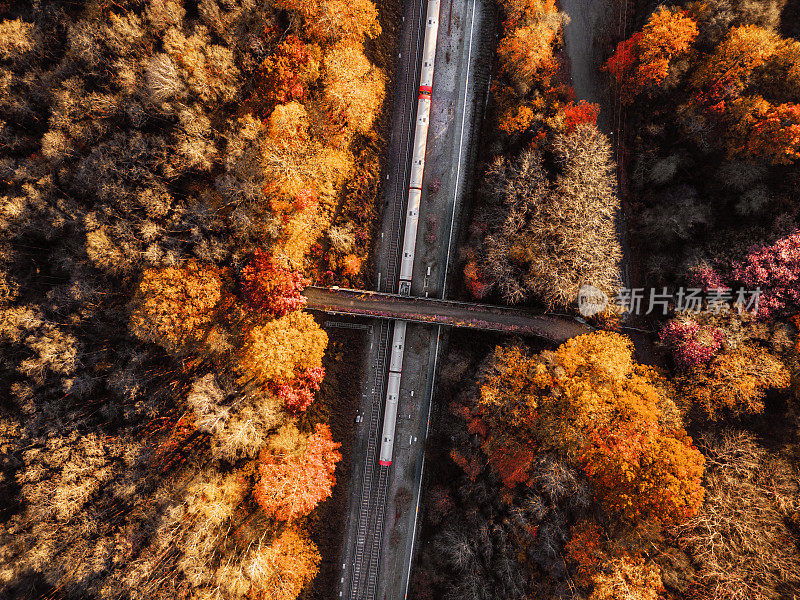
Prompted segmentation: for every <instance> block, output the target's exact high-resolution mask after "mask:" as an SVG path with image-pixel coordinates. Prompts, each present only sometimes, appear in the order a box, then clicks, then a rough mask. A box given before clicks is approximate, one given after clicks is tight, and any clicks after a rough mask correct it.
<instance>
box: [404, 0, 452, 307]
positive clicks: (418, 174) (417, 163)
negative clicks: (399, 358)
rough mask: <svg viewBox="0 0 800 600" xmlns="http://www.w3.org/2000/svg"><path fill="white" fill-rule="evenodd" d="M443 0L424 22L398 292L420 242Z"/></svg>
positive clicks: (432, 4)
mask: <svg viewBox="0 0 800 600" xmlns="http://www.w3.org/2000/svg"><path fill="white" fill-rule="evenodd" d="M440 4H441V0H429V2H428V14H427V20H426V23H425V43H424V45H423V48H422V72H421V74H420V78H419V97H418V99H417V122H416V125H415V127H414V145H413V146H412V153H411V177H410V181H409V184H408V205H407V207H406V226H405V231H404V232H403V254H402V256H401V258H400V281H399V285H398V292H399V293H400V294H403V295H406V296H407V295H409V294H411V276H412V274H413V271H414V252H415V250H416V245H417V227H418V225H419V205H420V201H421V199H422V174H423V172H424V171H425V150H426V147H427V143H428V126H429V125H430V116H431V94H432V92H433V70H434V60H435V58H436V37H437V35H438V34H439V7H440Z"/></svg>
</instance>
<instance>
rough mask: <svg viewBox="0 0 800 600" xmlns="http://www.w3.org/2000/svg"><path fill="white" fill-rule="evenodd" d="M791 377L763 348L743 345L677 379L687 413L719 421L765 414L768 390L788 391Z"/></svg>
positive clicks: (783, 366)
mask: <svg viewBox="0 0 800 600" xmlns="http://www.w3.org/2000/svg"><path fill="white" fill-rule="evenodd" d="M790 380H791V375H790V373H789V371H788V370H787V368H786V366H785V365H784V364H783V363H782V362H781V361H780V360H778V359H777V358H775V357H774V356H772V355H771V354H770V353H769V352H767V351H766V350H764V349H763V348H758V347H756V346H751V345H744V346H740V347H739V348H737V349H735V350H732V351H731V352H728V353H725V354H720V355H719V356H717V357H715V358H714V359H713V360H712V361H711V362H710V364H708V365H707V366H706V365H698V366H695V367H693V368H692V369H691V370H689V371H687V372H686V373H684V374H682V375H681V376H680V377H678V379H677V384H678V391H679V398H680V400H681V402H682V403H684V405H685V406H684V409H685V410H692V411H695V412H696V413H697V414H698V416H699V417H700V418H704V419H708V420H710V421H717V420H719V419H722V418H724V417H730V416H734V417H738V416H742V415H746V414H753V413H760V412H762V411H763V410H764V397H765V395H766V392H767V390H769V389H775V388H778V389H779V388H786V387H788V386H789V384H790Z"/></svg>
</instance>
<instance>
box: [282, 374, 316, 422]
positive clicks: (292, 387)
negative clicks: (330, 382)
mask: <svg viewBox="0 0 800 600" xmlns="http://www.w3.org/2000/svg"><path fill="white" fill-rule="evenodd" d="M324 378H325V369H324V368H323V367H312V368H309V369H305V370H304V371H301V372H300V373H298V374H297V375H295V377H294V378H293V379H292V380H290V381H287V382H284V383H281V384H280V385H278V386H276V387H277V389H276V393H277V395H278V397H279V398H280V399H281V400H282V401H283V406H284V408H286V410H288V411H290V412H292V413H299V412H303V411H304V410H305V409H307V408H308V407H309V406H311V403H312V402H313V401H314V392H316V391H317V390H318V389H319V386H320V384H321V383H322V380H323V379H324Z"/></svg>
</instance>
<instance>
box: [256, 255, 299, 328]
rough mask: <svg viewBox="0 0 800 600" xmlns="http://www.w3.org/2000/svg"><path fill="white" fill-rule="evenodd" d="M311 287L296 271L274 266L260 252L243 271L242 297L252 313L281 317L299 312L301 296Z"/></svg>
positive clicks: (270, 258)
mask: <svg viewBox="0 0 800 600" xmlns="http://www.w3.org/2000/svg"><path fill="white" fill-rule="evenodd" d="M309 283H311V282H310V281H309V280H308V279H306V278H305V277H303V276H302V275H301V274H300V273H298V272H297V271H292V270H291V269H289V268H287V267H284V266H282V265H280V264H277V263H276V262H275V260H274V259H273V257H272V256H271V255H270V254H268V253H266V252H264V251H263V250H261V249H260V248H259V249H258V250H256V251H255V252H254V253H253V258H252V259H250V262H249V263H248V264H247V266H245V267H244V269H242V293H243V295H244V299H245V301H246V302H247V304H248V305H249V306H250V308H251V309H253V310H255V311H258V312H267V313H269V314H271V315H272V316H275V317H283V316H284V315H286V314H288V313H290V312H291V311H293V310H297V309H299V308H302V307H303V306H305V304H306V299H305V298H304V297H303V296H301V295H300V292H301V291H302V289H303V288H304V287H306V286H307V285H308V284H309Z"/></svg>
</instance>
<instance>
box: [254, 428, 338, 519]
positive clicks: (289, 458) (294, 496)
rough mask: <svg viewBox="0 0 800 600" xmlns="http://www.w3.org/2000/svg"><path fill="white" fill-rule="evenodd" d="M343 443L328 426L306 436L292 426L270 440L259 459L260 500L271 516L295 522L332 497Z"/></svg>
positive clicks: (258, 496)
mask: <svg viewBox="0 0 800 600" xmlns="http://www.w3.org/2000/svg"><path fill="white" fill-rule="evenodd" d="M339 446H340V444H338V443H337V442H334V441H333V440H332V439H331V430H330V428H329V427H328V426H327V425H322V424H317V425H316V427H315V430H314V433H311V434H303V433H301V432H300V431H299V430H298V429H297V427H295V426H294V425H293V424H291V423H289V424H287V425H284V426H283V427H281V428H280V429H279V430H278V432H277V433H276V434H275V435H274V436H272V438H270V440H269V442H268V444H267V447H266V448H265V449H264V451H263V452H262V453H261V457H260V459H259V466H258V472H259V480H258V483H257V484H256V487H255V489H254V492H253V494H254V496H255V498H256V501H257V502H258V503H259V504H260V505H261V507H262V508H263V509H264V511H265V512H266V513H267V514H268V515H269V516H271V517H274V518H276V519H279V520H281V521H291V520H293V519H297V518H298V517H303V516H305V515H307V514H308V513H310V512H311V511H312V510H314V507H316V506H317V504H319V503H320V502H321V501H322V500H324V499H325V498H327V497H329V496H330V495H331V491H332V489H333V486H334V484H335V483H336V478H335V477H334V475H333V474H334V471H335V470H336V463H337V462H339V460H341V458H342V455H341V454H340V453H339V452H338V450H337V449H338V448H339Z"/></svg>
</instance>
